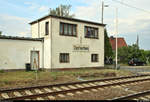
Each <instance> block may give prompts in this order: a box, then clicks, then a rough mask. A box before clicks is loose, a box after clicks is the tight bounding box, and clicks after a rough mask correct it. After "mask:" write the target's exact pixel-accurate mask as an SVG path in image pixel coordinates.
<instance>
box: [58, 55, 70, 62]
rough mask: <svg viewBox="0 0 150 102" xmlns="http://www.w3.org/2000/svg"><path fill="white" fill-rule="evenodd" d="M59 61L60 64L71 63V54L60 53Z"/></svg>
mask: <svg viewBox="0 0 150 102" xmlns="http://www.w3.org/2000/svg"><path fill="white" fill-rule="evenodd" d="M59 60H60V63H69V53H60V55H59Z"/></svg>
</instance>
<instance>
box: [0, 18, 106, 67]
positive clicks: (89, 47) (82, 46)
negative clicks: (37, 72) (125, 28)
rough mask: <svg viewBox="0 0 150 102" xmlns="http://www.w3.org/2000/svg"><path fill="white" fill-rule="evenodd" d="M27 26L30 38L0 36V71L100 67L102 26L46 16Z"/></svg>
mask: <svg viewBox="0 0 150 102" xmlns="http://www.w3.org/2000/svg"><path fill="white" fill-rule="evenodd" d="M30 25H31V33H32V38H24V37H22V38H19V37H6V36H1V37H0V46H1V49H0V69H4V70H7V69H25V68H26V66H25V65H26V63H30V64H31V68H32V69H35V68H45V69H64V68H95V67H96V68H100V67H104V27H105V24H101V23H96V22H91V21H85V20H80V19H74V18H66V17H59V16H54V15H48V16H45V17H42V18H40V19H38V20H35V21H33V22H31V23H30Z"/></svg>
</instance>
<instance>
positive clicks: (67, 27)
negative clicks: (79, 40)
mask: <svg viewBox="0 0 150 102" xmlns="http://www.w3.org/2000/svg"><path fill="white" fill-rule="evenodd" d="M60 35H66V36H77V25H76V24H68V23H62V22H61V23H60Z"/></svg>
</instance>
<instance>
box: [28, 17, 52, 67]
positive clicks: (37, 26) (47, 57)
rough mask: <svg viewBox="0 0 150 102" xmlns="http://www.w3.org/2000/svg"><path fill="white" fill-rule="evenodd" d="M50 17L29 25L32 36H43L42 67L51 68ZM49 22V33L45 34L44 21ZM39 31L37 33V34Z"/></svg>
mask: <svg viewBox="0 0 150 102" xmlns="http://www.w3.org/2000/svg"><path fill="white" fill-rule="evenodd" d="M50 20H51V19H50V18H46V19H44V20H42V21H40V22H38V23H34V24H32V25H31V33H32V37H33V38H41V37H44V68H46V69H50V68H51V21H50ZM46 22H49V35H45V23H46ZM38 31H39V34H38Z"/></svg>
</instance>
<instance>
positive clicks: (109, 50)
mask: <svg viewBox="0 0 150 102" xmlns="http://www.w3.org/2000/svg"><path fill="white" fill-rule="evenodd" d="M104 39H105V41H104V47H105V51H104V56H105V61H106V60H108V59H110V58H112V56H113V51H112V47H111V44H110V42H109V37H108V35H107V30H106V29H104Z"/></svg>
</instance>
